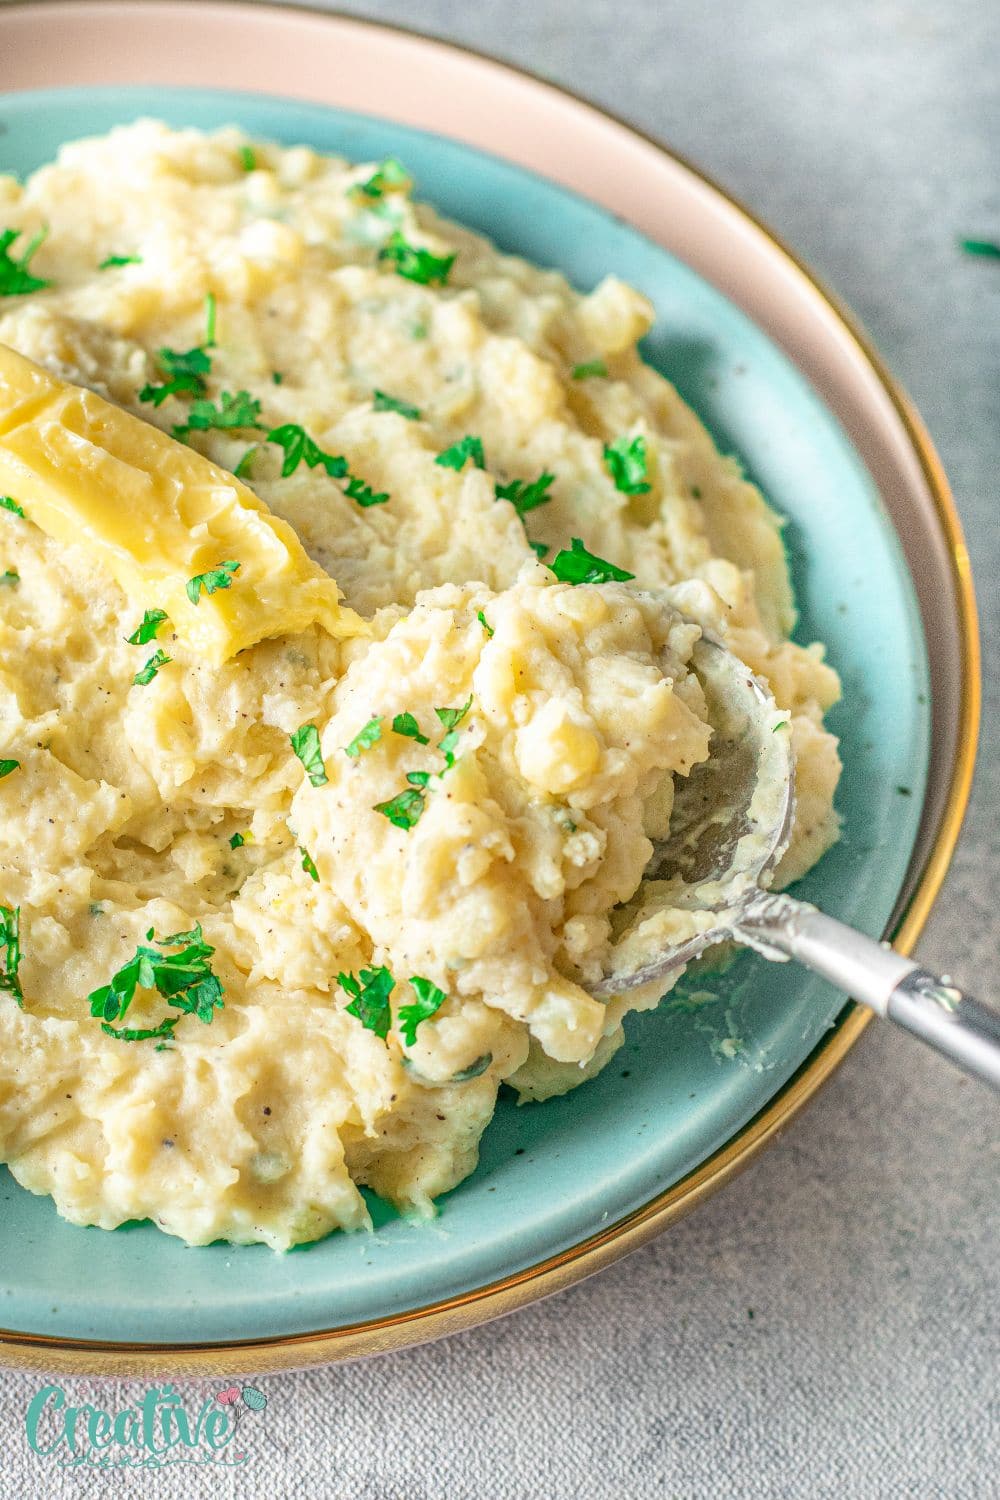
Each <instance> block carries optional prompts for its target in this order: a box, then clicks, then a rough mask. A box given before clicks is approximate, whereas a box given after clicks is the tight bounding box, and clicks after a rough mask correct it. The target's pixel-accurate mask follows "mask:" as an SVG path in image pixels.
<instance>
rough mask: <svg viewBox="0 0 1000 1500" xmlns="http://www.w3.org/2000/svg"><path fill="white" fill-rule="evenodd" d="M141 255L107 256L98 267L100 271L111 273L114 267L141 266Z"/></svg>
mask: <svg viewBox="0 0 1000 1500" xmlns="http://www.w3.org/2000/svg"><path fill="white" fill-rule="evenodd" d="M141 265H142V256H141V255H106V256H105V257H104V259H103V260H102V261H101V264H100V265H99V266H98V268H97V269H98V270H99V271H110V270H111V269H112V267H113V266H141Z"/></svg>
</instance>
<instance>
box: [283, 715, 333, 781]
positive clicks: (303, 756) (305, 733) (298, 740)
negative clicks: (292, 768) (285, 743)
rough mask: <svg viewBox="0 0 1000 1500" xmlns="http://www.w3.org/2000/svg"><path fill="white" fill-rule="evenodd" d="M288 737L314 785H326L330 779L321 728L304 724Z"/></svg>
mask: <svg viewBox="0 0 1000 1500" xmlns="http://www.w3.org/2000/svg"><path fill="white" fill-rule="evenodd" d="M288 738H289V739H290V740H291V742H292V749H293V750H294V751H295V754H296V755H297V756H298V758H299V760H300V761H301V762H302V764H303V766H304V767H305V771H306V775H307V776H308V777H309V780H310V781H311V782H312V784H313V786H325V785H326V783H327V782H328V781H329V779H330V778H329V776H327V774H326V766H325V765H324V764H323V752H322V750H321V749H320V744H319V730H318V729H317V728H316V725H315V724H303V725H302V726H301V728H299V729H296V730H295V732H294V734H290V735H289V736H288Z"/></svg>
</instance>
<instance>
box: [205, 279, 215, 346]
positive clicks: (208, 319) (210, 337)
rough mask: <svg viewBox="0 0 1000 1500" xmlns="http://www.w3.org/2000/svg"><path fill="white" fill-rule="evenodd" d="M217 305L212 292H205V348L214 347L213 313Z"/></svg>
mask: <svg viewBox="0 0 1000 1500" xmlns="http://www.w3.org/2000/svg"><path fill="white" fill-rule="evenodd" d="M217 311H218V305H217V303H216V300H215V293H214V292H206V293H205V348H206V349H214V348H215V315H216V313H217Z"/></svg>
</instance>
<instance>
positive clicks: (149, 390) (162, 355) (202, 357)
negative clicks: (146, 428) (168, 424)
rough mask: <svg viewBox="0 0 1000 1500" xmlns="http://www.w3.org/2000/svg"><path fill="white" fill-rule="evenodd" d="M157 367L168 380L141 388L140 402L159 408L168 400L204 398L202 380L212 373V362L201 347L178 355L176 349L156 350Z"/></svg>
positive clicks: (198, 345) (178, 352) (204, 385)
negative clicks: (174, 397) (177, 397)
mask: <svg viewBox="0 0 1000 1500" xmlns="http://www.w3.org/2000/svg"><path fill="white" fill-rule="evenodd" d="M156 359H157V363H158V364H159V366H160V369H161V370H162V371H163V373H164V375H166V377H167V379H166V380H165V381H163V382H161V384H159V385H144V386H143V388H142V390H141V391H140V392H139V400H140V401H152V403H153V405H154V406H162V405H163V403H164V401H166V399H167V397H168V396H203V395H204V394H205V391H206V390H207V386H206V384H205V376H206V375H208V374H209V373H210V371H211V369H212V359H211V356H210V355H209V353H208V351H207V350H206V349H205V348H203V347H202V345H201V344H196V345H195V347H194V348H193V349H188V350H186V351H185V352H184V353H181V352H180V351H179V350H177V349H158V350H157V351H156Z"/></svg>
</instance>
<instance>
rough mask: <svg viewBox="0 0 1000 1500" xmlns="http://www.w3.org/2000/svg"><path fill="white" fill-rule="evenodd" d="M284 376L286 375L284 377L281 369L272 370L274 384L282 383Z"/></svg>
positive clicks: (272, 382)
mask: <svg viewBox="0 0 1000 1500" xmlns="http://www.w3.org/2000/svg"><path fill="white" fill-rule="evenodd" d="M284 378H285V377H284V375H282V373H281V371H280V370H272V371H271V384H272V385H280V384H281V382H282V381H283V380H284Z"/></svg>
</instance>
